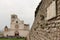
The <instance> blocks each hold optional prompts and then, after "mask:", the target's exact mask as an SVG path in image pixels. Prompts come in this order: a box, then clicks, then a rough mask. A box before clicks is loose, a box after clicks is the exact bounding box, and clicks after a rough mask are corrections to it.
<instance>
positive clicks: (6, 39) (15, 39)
mask: <svg viewBox="0 0 60 40" xmlns="http://www.w3.org/2000/svg"><path fill="white" fill-rule="evenodd" d="M0 40H25V38H0Z"/></svg>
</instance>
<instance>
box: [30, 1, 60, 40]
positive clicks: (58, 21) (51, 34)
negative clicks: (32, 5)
mask: <svg viewBox="0 0 60 40" xmlns="http://www.w3.org/2000/svg"><path fill="white" fill-rule="evenodd" d="M52 1H56V17H54V18H52V19H50V20H48V21H46V20H44V18H46V16H47V7H48V6H49V5H50V4H51V3H52ZM40 15H43V16H44V17H41V16H40ZM35 16H36V17H35V20H34V23H33V26H32V28H31V31H30V36H29V38H30V40H60V0H42V1H41V3H40V6H39V8H38V11H37V13H36V15H35ZM42 18H43V19H42ZM41 19H42V20H41Z"/></svg>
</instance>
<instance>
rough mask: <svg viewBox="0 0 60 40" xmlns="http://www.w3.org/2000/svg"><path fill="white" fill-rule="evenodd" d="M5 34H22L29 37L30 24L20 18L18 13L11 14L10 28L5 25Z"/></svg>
mask: <svg viewBox="0 0 60 40" xmlns="http://www.w3.org/2000/svg"><path fill="white" fill-rule="evenodd" d="M3 35H4V36H5V37H7V36H20V37H27V36H28V35H29V24H24V21H22V20H20V19H19V18H18V17H17V15H15V14H12V15H11V23H10V28H8V27H7V26H5V28H4V32H3Z"/></svg>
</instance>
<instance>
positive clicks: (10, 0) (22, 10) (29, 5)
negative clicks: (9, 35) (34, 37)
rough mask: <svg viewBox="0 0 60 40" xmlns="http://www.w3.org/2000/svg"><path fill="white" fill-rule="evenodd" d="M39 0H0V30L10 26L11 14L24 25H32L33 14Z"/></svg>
mask: <svg viewBox="0 0 60 40" xmlns="http://www.w3.org/2000/svg"><path fill="white" fill-rule="evenodd" d="M39 2H40V0H0V30H2V29H3V28H4V26H5V25H7V26H10V17H11V14H17V15H18V17H19V19H22V20H24V22H25V23H27V24H30V26H31V25H32V23H33V20H34V12H35V9H36V7H37V5H38V3H39Z"/></svg>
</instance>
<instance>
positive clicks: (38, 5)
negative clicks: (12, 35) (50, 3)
mask: <svg viewBox="0 0 60 40" xmlns="http://www.w3.org/2000/svg"><path fill="white" fill-rule="evenodd" d="M41 3H42V1H41V2H40V3H39V5H38V6H37V8H36V11H35V17H36V15H37V13H38V10H39V8H40V6H41Z"/></svg>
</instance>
